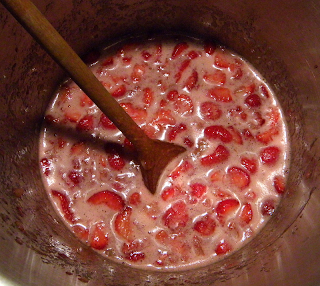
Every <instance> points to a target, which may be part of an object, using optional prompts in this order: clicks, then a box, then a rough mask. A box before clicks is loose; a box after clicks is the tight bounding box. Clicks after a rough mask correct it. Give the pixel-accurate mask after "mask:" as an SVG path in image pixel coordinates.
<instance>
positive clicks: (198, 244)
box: [192, 235, 204, 256]
mask: <svg viewBox="0 0 320 286" xmlns="http://www.w3.org/2000/svg"><path fill="white" fill-rule="evenodd" d="M192 244H193V247H194V251H195V253H196V255H197V256H203V255H204V250H203V247H202V244H203V242H202V239H201V238H200V237H198V236H197V235H195V236H193V238H192Z"/></svg>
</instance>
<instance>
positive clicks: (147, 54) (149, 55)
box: [141, 51, 152, 61]
mask: <svg viewBox="0 0 320 286" xmlns="http://www.w3.org/2000/svg"><path fill="white" fill-rule="evenodd" d="M141 56H142V58H143V59H144V60H145V61H148V60H149V59H150V58H151V57H152V55H151V54H150V53H149V52H148V51H142V52H141Z"/></svg>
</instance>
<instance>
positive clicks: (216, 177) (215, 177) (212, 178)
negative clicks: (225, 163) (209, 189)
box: [210, 171, 222, 183]
mask: <svg viewBox="0 0 320 286" xmlns="http://www.w3.org/2000/svg"><path fill="white" fill-rule="evenodd" d="M221 179H222V174H221V171H214V172H212V174H211V175H210V181H211V182H212V183H214V182H219V181H221Z"/></svg>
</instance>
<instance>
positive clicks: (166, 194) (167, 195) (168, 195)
mask: <svg viewBox="0 0 320 286" xmlns="http://www.w3.org/2000/svg"><path fill="white" fill-rule="evenodd" d="M175 189H176V188H175V187H174V186H171V187H166V188H165V189H164V190H163V191H162V193H161V198H162V199H163V200H164V201H168V200H170V199H172V198H173V197H174V195H175Z"/></svg>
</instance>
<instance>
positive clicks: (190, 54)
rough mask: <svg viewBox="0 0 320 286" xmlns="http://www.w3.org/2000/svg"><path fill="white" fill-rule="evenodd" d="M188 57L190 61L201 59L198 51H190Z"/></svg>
mask: <svg viewBox="0 0 320 286" xmlns="http://www.w3.org/2000/svg"><path fill="white" fill-rule="evenodd" d="M187 56H188V58H189V59H190V60H194V59H196V58H197V57H199V53H197V52H196V51H190V52H189V53H188V55H187Z"/></svg>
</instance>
